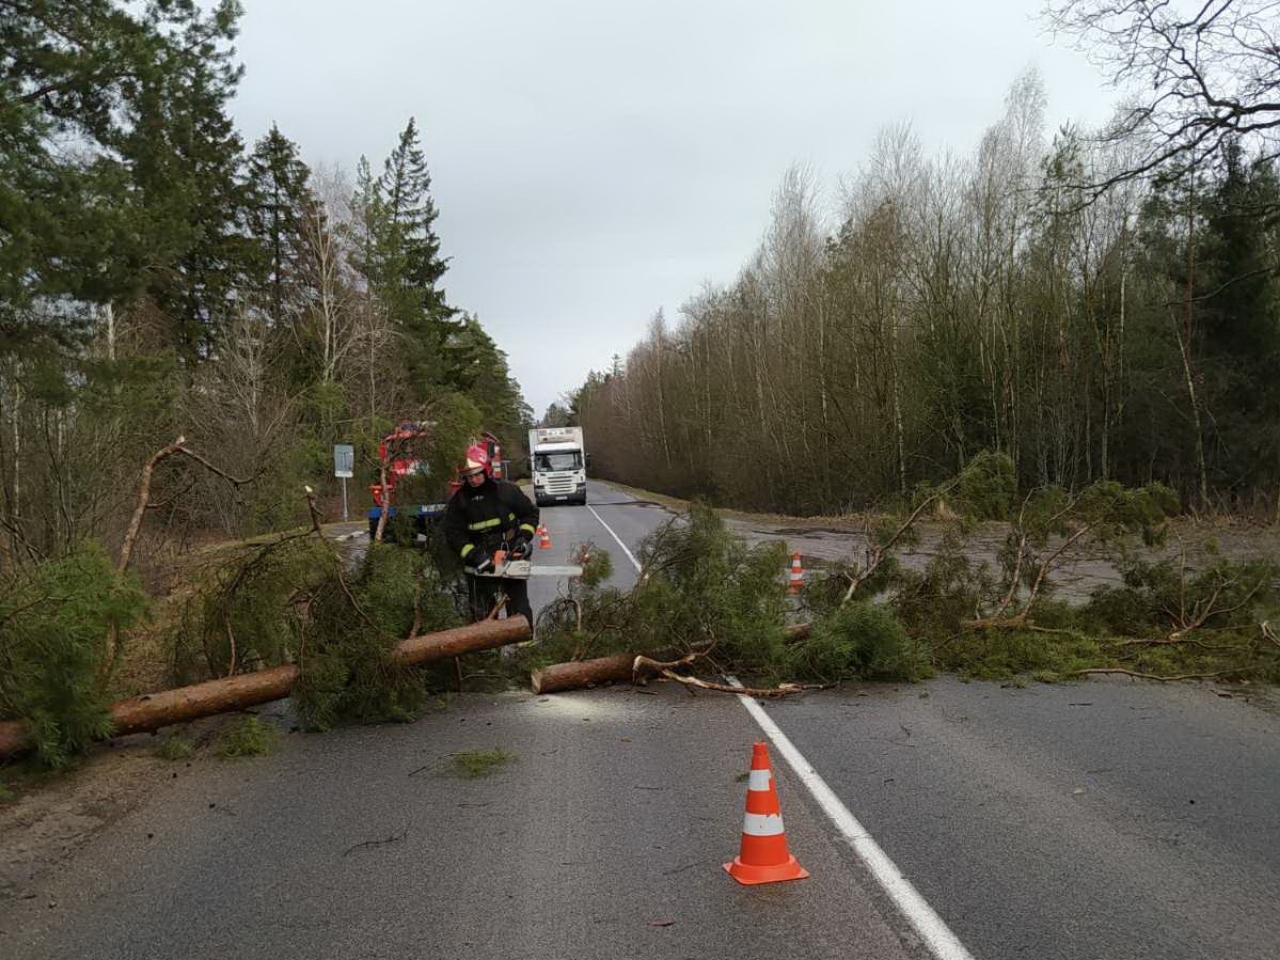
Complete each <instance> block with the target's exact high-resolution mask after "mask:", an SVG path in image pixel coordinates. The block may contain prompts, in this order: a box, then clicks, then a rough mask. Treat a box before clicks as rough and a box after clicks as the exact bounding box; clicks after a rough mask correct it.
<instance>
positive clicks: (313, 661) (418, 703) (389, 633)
mask: <svg viewBox="0 0 1280 960" xmlns="http://www.w3.org/2000/svg"><path fill="white" fill-rule="evenodd" d="M345 577H346V579H345V583H344V582H343V581H341V580H339V572H338V570H337V569H336V568H333V567H330V568H329V570H328V571H327V572H326V573H325V575H324V577H323V578H322V580H321V582H320V584H319V586H318V587H317V592H316V595H315V597H314V599H313V601H312V607H311V615H310V618H309V621H308V623H307V629H306V634H305V639H306V649H305V654H304V655H303V656H302V658H301V661H302V662H301V667H302V677H301V680H300V681H299V683H298V684H297V685H296V686H295V687H294V691H293V700H294V703H295V705H296V706H297V708H298V713H299V716H300V717H301V718H302V720H303V723H304V724H305V725H306V726H307V727H308V728H311V729H328V728H330V727H332V726H334V725H335V724H338V723H341V722H344V721H353V722H360V723H368V722H374V721H379V720H401V721H405V720H413V719H415V718H416V717H417V716H418V714H419V713H420V712H421V710H422V707H423V705H424V703H425V701H426V695H427V684H426V679H427V677H428V674H427V673H426V672H424V671H423V670H421V669H420V668H418V667H413V666H404V665H397V664H394V663H392V662H391V658H390V654H391V650H392V648H393V647H394V646H395V645H396V644H397V643H399V642H400V641H401V640H403V639H405V638H407V637H408V636H409V634H410V632H411V630H415V629H416V632H417V633H431V632H434V631H438V630H443V629H446V628H448V627H453V626H457V625H458V624H459V623H460V622H461V618H460V617H459V615H458V611H457V608H456V605H455V602H454V597H453V594H452V593H451V592H450V589H449V584H448V583H447V582H445V581H444V580H443V579H442V578H441V576H440V574H439V573H437V571H436V569H435V567H434V566H433V565H432V563H431V561H430V558H429V556H428V555H426V554H424V553H422V552H420V551H417V550H412V549H405V548H403V547H400V546H397V545H393V544H370V545H369V550H368V552H367V553H366V554H365V557H364V560H363V562H362V563H361V566H360V567H359V569H358V570H357V571H355V573H354V574H347V575H345ZM348 594H349V595H348ZM353 601H354V605H353Z"/></svg>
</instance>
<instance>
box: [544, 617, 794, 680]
mask: <svg viewBox="0 0 1280 960" xmlns="http://www.w3.org/2000/svg"><path fill="white" fill-rule="evenodd" d="M783 630H784V633H785V634H786V637H787V639H788V640H803V639H805V638H806V637H808V636H809V624H807V623H796V624H791V625H790V626H787V627H784V628H783ZM651 662H652V661H650V660H649V658H648V657H644V656H637V655H636V654H634V653H619V654H615V655H614V656H611V657H596V658H595V659H594V660H569V661H567V662H565V663H553V664H551V665H550V666H548V667H540V668H538V669H537V670H534V671H533V672H532V673H531V674H530V675H529V681H530V683H531V684H532V686H533V692H534V693H559V692H560V691H562V690H578V689H581V688H582V687H594V686H597V685H598V684H603V683H624V682H628V683H629V682H630V681H631V680H632V678H633V677H634V676H635V673H636V669H637V664H639V666H640V667H642V668H643V667H645V666H646V665H647V664H649V663H651Z"/></svg>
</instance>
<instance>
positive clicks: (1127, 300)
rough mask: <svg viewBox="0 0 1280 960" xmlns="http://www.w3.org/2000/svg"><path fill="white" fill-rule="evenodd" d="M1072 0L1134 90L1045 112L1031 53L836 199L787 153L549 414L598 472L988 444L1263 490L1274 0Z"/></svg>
mask: <svg viewBox="0 0 1280 960" xmlns="http://www.w3.org/2000/svg"><path fill="white" fill-rule="evenodd" d="M1180 10H1181V7H1179V5H1176V4H1163V3H1114V2H1108V0H1075V2H1068V3H1063V4H1060V5H1057V6H1056V7H1055V8H1053V9H1052V10H1051V13H1052V16H1053V22H1054V24H1055V25H1056V26H1057V27H1058V28H1059V29H1060V30H1061V31H1063V32H1064V33H1065V34H1067V35H1069V36H1075V37H1076V38H1077V39H1078V40H1079V42H1080V43H1081V44H1082V45H1085V46H1086V47H1087V48H1088V49H1089V50H1090V51H1091V52H1092V53H1093V54H1094V56H1095V59H1096V60H1097V61H1099V62H1100V63H1101V64H1102V66H1103V67H1104V68H1106V69H1107V70H1109V74H1110V76H1111V77H1112V78H1113V79H1114V80H1116V81H1117V82H1120V81H1126V80H1128V81H1137V86H1138V87H1139V89H1140V90H1141V91H1143V93H1144V95H1145V99H1138V100H1129V101H1126V102H1124V103H1123V104H1121V106H1120V107H1118V108H1117V111H1116V115H1115V119H1114V121H1113V122H1112V123H1110V124H1109V125H1107V126H1106V128H1105V129H1101V130H1094V131H1087V130H1082V129H1079V128H1076V127H1072V126H1067V127H1064V128H1062V129H1059V130H1056V131H1048V130H1046V121H1045V116H1046V111H1047V106H1048V105H1047V102H1046V97H1045V93H1044V88H1043V83H1042V81H1041V79H1040V78H1039V76H1038V75H1037V74H1036V73H1035V72H1034V71H1028V72H1026V73H1025V74H1024V75H1022V76H1020V77H1019V78H1017V80H1016V81H1015V82H1014V83H1013V84H1012V86H1011V88H1010V90H1009V92H1008V95H1007V99H1006V104H1005V110H1004V112H1003V115H1002V116H1000V117H999V118H997V119H996V120H995V122H994V123H992V125H991V126H990V127H989V128H988V129H987V130H986V131H985V133H984V134H983V135H982V136H981V138H980V140H979V141H978V143H977V145H976V147H975V148H974V149H973V150H972V151H971V152H970V153H968V154H967V155H960V156H956V155H944V156H937V157H930V156H927V155H926V154H925V151H924V149H923V147H922V146H921V142H920V137H919V135H918V134H917V133H916V132H915V131H914V130H913V129H912V128H911V126H910V124H909V123H906V122H903V123H900V124H897V125H893V126H891V127H889V128H887V129H885V130H883V131H881V133H880V134H879V135H878V137H877V138H876V140H875V143H874V146H873V148H872V149H871V151H870V154H869V155H868V156H867V157H865V158H863V159H862V161H861V163H860V165H859V166H858V172H857V173H856V174H855V175H853V176H851V177H848V178H847V179H845V180H844V181H843V182H842V184H841V186H840V189H839V190H838V191H836V193H837V196H836V198H835V202H834V203H830V202H824V197H826V196H827V194H826V193H824V191H823V189H822V187H823V185H822V184H821V183H819V181H818V178H817V176H816V175H815V174H814V173H813V171H812V170H810V169H808V168H806V167H802V166H797V167H794V168H792V169H791V170H790V171H788V172H787V173H786V175H785V176H784V177H783V178H782V181H781V183H780V185H779V186H778V188H777V190H776V192H775V194H774V196H773V202H772V214H771V219H770V222H769V224H768V226H767V229H766V230H765V232H764V236H763V238H762V240H761V242H760V244H759V246H758V249H757V251H756V253H755V254H754V256H753V257H752V258H751V259H750V260H749V262H747V263H746V264H744V265H743V266H742V267H741V270H740V272H739V273H738V276H737V277H736V278H735V279H734V280H733V281H732V282H731V283H728V284H724V285H713V284H708V285H707V286H705V287H704V289H702V290H700V291H697V292H693V293H692V294H691V295H690V296H689V298H688V299H687V301H686V302H685V303H684V304H683V306H682V307H681V309H680V311H679V316H678V317H675V318H669V317H667V316H665V315H664V314H663V313H662V312H661V311H659V312H658V313H656V314H655V315H654V316H653V317H652V319H651V322H650V324H649V328H648V333H647V335H646V336H645V337H644V339H643V340H642V341H641V342H640V343H638V344H636V345H634V346H633V347H632V348H631V349H630V351H629V352H628V353H626V356H625V358H624V357H622V356H616V357H615V359H614V362H613V365H612V367H611V368H610V369H608V370H603V371H595V372H592V373H591V374H590V375H589V376H588V377H587V379H586V380H585V382H584V383H583V384H582V385H581V386H580V387H579V388H578V389H577V390H575V391H573V392H572V393H571V394H570V395H569V396H567V397H566V399H565V403H564V404H562V405H561V409H558V410H556V411H554V412H555V413H556V414H558V415H561V416H565V417H568V418H572V419H575V420H576V421H577V422H580V423H581V424H582V425H583V426H584V428H585V429H586V432H587V434H588V436H590V437H591V438H592V441H593V442H592V451H593V462H594V464H595V467H596V469H597V471H598V473H599V474H600V475H602V476H605V477H613V478H616V479H619V480H625V481H626V482H628V483H631V484H634V485H635V486H638V487H643V488H647V489H654V490H660V491H665V492H669V493H673V494H678V495H682V496H701V497H705V498H708V499H709V500H711V501H712V502H715V503H719V504H724V505H727V506H736V507H740V508H747V509H759V510H768V511H777V512H783V513H801V514H819V513H826V514H832V513H843V512H849V511H854V510H860V509H864V508H867V507H870V506H874V505H877V504H892V503H905V502H908V501H910V499H911V497H912V492H913V491H914V490H915V489H916V488H917V487H918V486H919V485H920V484H922V483H930V482H937V481H939V480H941V479H943V478H946V477H950V476H953V475H955V474H957V473H958V472H959V471H960V470H961V469H963V467H964V465H965V464H967V463H969V462H971V461H972V460H973V459H974V458H975V457H976V456H978V455H979V454H982V453H984V452H986V453H994V454H999V455H1002V456H1008V457H1009V458H1011V459H1012V460H1013V462H1014V464H1015V465H1016V476H1017V481H1018V487H1019V489H1020V490H1021V491H1024V492H1026V491H1029V490H1033V489H1041V488H1047V487H1063V488H1066V489H1081V488H1083V487H1085V486H1087V485H1089V484H1091V483H1093V482H1095V481H1099V480H1114V481H1118V482H1120V483H1121V484H1124V485H1129V486H1141V485H1145V484H1148V483H1152V482H1160V483H1163V484H1165V485H1167V486H1169V487H1171V488H1172V489H1174V490H1175V491H1176V492H1177V493H1178V494H1179V496H1180V499H1181V501H1182V503H1183V504H1184V506H1185V507H1186V508H1187V509H1189V510H1192V511H1195V512H1197V513H1203V512H1206V511H1210V512H1219V511H1223V512H1228V513H1245V514H1250V515H1253V516H1256V517H1261V518H1265V519H1268V520H1271V519H1275V518H1276V517H1277V516H1278V515H1280V383H1278V382H1277V377H1276V371H1277V370H1280V365H1278V362H1280V301H1278V299H1277V292H1278V291H1277V284H1276V268H1277V264H1278V257H1280V251H1278V248H1277V239H1278V234H1277V212H1280V182H1278V180H1277V170H1276V165H1275V156H1276V140H1275V137H1274V130H1275V128H1276V126H1277V124H1280V110H1278V109H1277V107H1276V104H1275V102H1274V101H1275V97H1274V96H1273V94H1274V92H1275V90H1276V89H1277V87H1278V86H1280V59H1278V58H1277V57H1276V55H1275V46H1274V44H1272V45H1270V46H1267V43H1266V38H1267V37H1268V36H1270V35H1271V32H1272V28H1273V26H1274V23H1273V21H1274V14H1273V12H1271V11H1270V10H1269V9H1268V7H1267V5H1265V4H1257V3H1252V2H1235V3H1231V2H1226V3H1220V4H1211V5H1207V6H1205V7H1204V8H1199V7H1196V8H1195V9H1193V10H1191V11H1190V12H1184V13H1185V15H1184V16H1183V17H1182V19H1180V18H1179V17H1180V14H1179V11H1180Z"/></svg>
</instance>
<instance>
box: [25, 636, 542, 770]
mask: <svg viewBox="0 0 1280 960" xmlns="http://www.w3.org/2000/svg"><path fill="white" fill-rule="evenodd" d="M529 636H530V631H529V621H527V620H526V619H525V618H524V617H509V618H507V619H506V620H482V621H480V622H479V623H472V624H469V625H467V626H465V627H455V628H454V629H452V630H441V631H439V632H438V633H424V634H422V635H421V636H417V637H410V638H409V639H407V640H402V641H401V642H400V643H399V644H397V645H396V646H395V647H394V648H392V651H391V662H392V663H395V664H399V665H404V666H410V665H413V664H418V663H430V662H432V661H435V660H445V659H447V658H449V657H456V656H459V655H461V654H464V653H474V652H476V651H479V650H489V649H492V648H493V647H501V646H505V645H506V644H510V643H520V642H521V641H524V640H528V639H529ZM300 675H301V671H300V670H299V669H298V667H297V666H295V665H293V664H287V665H285V666H282V667H272V668H271V669H269V670H260V671H258V672H256V673H244V674H240V675H239V676H236V677H224V678H223V679H220V680H206V681H205V682H204V683H197V684H194V685H192V686H189V687H179V688H178V689H176V690H165V691H163V692H161V693H149V694H143V695H142V696H138V697H131V698H130V699H128V700H122V701H120V702H119V703H114V704H112V705H111V707H110V711H111V720H112V724H113V730H112V736H117V737H120V736H125V735H126V734H130V733H145V732H147V731H150V730H158V729H160V728H161V727H167V726H170V725H172V724H175V723H186V722H187V721H190V720H198V719H200V718H201V717H211V716H214V715H216V714H219V713H227V712H229V711H232V710H244V709H247V708H249V707H255V706H258V705H259V704H263V703H270V702H271V701H273V700H282V699H284V698H285V697H287V696H288V695H289V692H290V691H291V690H292V689H293V687H294V684H296V683H297V682H298V678H299V676H300ZM27 732H28V731H27V724H26V723H24V722H22V721H21V720H7V721H4V722H0V757H11V756H16V755H18V754H21V753H23V752H25V751H26V750H28V749H30V746H31V745H30V744H29V743H28V742H27Z"/></svg>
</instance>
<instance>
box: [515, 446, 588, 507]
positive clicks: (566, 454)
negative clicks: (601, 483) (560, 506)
mask: <svg viewBox="0 0 1280 960" xmlns="http://www.w3.org/2000/svg"><path fill="white" fill-rule="evenodd" d="M529 471H530V473H531V474H532V475H533V499H534V502H535V503H536V504H537V505H538V506H540V507H545V506H547V505H548V504H552V503H581V504H585V503H586V502H587V451H586V447H584V446H583V443H582V428H581V427H534V428H533V429H532V430H530V431H529Z"/></svg>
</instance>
